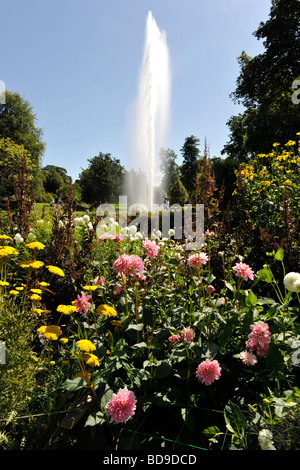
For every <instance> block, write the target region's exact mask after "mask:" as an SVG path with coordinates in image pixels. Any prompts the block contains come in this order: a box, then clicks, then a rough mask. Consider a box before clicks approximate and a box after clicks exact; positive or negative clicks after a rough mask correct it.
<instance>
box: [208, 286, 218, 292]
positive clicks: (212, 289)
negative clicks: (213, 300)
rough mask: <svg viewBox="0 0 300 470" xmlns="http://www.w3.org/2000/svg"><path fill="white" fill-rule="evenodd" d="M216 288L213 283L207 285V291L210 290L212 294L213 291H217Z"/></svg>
mask: <svg viewBox="0 0 300 470" xmlns="http://www.w3.org/2000/svg"><path fill="white" fill-rule="evenodd" d="M215 290H216V289H215V288H214V286H212V285H209V286H207V292H209V293H210V294H212V293H213V292H215Z"/></svg>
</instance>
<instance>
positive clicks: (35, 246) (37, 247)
mask: <svg viewBox="0 0 300 470" xmlns="http://www.w3.org/2000/svg"><path fill="white" fill-rule="evenodd" d="M25 246H26V247H27V248H29V249H30V250H44V248H45V245H44V244H43V243H40V242H31V243H27V244H26V245H25Z"/></svg>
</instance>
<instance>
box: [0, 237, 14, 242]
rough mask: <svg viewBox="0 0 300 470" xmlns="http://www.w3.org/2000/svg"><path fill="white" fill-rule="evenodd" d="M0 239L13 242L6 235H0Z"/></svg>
mask: <svg viewBox="0 0 300 470" xmlns="http://www.w3.org/2000/svg"><path fill="white" fill-rule="evenodd" d="M0 240H7V241H10V242H13V239H12V238H11V237H9V236H8V235H0Z"/></svg>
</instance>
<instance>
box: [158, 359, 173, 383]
mask: <svg viewBox="0 0 300 470" xmlns="http://www.w3.org/2000/svg"><path fill="white" fill-rule="evenodd" d="M171 371H172V367H171V366H170V364H169V363H168V362H167V361H162V362H161V363H160V364H159V365H158V366H157V367H156V368H155V378H156V379H164V378H165V377H167V376H168V375H169V374H170V373H171Z"/></svg>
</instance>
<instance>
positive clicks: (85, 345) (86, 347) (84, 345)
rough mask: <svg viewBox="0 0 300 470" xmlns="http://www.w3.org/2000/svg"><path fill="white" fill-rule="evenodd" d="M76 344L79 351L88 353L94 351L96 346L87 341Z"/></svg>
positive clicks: (81, 340)
mask: <svg viewBox="0 0 300 470" xmlns="http://www.w3.org/2000/svg"><path fill="white" fill-rule="evenodd" d="M76 344H77V346H78V347H79V349H81V351H86V352H90V351H95V350H96V346H95V345H94V344H93V343H92V342H91V341H89V340H88V339H80V340H79V341H77V342H76Z"/></svg>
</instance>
